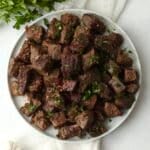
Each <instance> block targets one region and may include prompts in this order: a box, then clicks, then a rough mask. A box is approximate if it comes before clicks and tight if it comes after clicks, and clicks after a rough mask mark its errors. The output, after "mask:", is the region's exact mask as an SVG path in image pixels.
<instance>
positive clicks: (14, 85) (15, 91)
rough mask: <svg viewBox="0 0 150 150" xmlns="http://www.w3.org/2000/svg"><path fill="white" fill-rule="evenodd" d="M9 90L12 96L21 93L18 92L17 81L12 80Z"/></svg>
mask: <svg viewBox="0 0 150 150" xmlns="http://www.w3.org/2000/svg"><path fill="white" fill-rule="evenodd" d="M10 90H11V93H12V95H13V96H19V95H21V94H20V93H19V85H18V81H12V82H11V85H10Z"/></svg>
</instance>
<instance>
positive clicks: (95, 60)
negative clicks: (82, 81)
mask: <svg viewBox="0 0 150 150" xmlns="http://www.w3.org/2000/svg"><path fill="white" fill-rule="evenodd" d="M93 63H94V64H98V63H99V57H98V56H95V55H94V56H91V57H90V59H89V64H93Z"/></svg>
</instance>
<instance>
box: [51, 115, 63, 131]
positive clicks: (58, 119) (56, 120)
mask: <svg viewBox="0 0 150 150" xmlns="http://www.w3.org/2000/svg"><path fill="white" fill-rule="evenodd" d="M50 121H51V123H52V125H53V126H54V127H55V128H57V127H61V126H62V125H64V124H65V123H66V116H65V114H64V113H63V112H58V113H54V114H53V115H52V117H51V118H50Z"/></svg>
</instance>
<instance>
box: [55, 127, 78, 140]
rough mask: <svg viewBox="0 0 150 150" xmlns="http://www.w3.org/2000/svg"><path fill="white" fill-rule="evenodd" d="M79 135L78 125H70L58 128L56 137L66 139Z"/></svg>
mask: <svg viewBox="0 0 150 150" xmlns="http://www.w3.org/2000/svg"><path fill="white" fill-rule="evenodd" d="M80 135H81V128H80V127H79V126H78V125H70V126H64V127H62V128H60V129H59V131H58V135H57V136H58V137H59V138H60V139H68V138H71V137H74V136H80Z"/></svg>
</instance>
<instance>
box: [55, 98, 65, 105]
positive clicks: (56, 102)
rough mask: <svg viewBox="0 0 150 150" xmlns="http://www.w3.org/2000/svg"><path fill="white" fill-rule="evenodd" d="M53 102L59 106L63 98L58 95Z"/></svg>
mask: <svg viewBox="0 0 150 150" xmlns="http://www.w3.org/2000/svg"><path fill="white" fill-rule="evenodd" d="M54 102H55V104H56V105H58V106H60V105H62V104H63V99H62V98H61V97H59V96H58V97H55V98H54Z"/></svg>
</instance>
